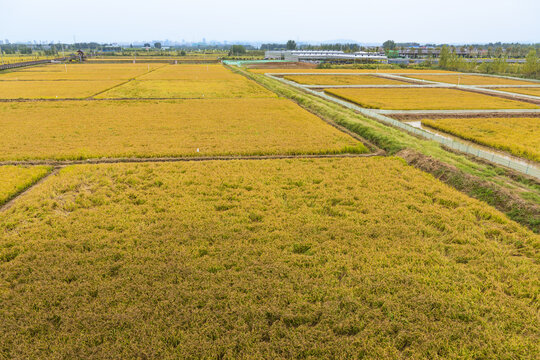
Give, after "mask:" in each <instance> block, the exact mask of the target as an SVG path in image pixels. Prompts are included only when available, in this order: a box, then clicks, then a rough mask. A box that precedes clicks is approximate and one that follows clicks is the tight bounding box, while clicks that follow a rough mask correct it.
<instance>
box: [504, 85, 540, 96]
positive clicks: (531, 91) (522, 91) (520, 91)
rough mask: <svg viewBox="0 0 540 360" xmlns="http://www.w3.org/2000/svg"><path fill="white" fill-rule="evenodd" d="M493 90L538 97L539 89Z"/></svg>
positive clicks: (539, 94)
mask: <svg viewBox="0 0 540 360" xmlns="http://www.w3.org/2000/svg"><path fill="white" fill-rule="evenodd" d="M495 90H499V91H506V92H509V93H516V94H525V95H532V96H538V97H540V87H531V88H497V89H495Z"/></svg>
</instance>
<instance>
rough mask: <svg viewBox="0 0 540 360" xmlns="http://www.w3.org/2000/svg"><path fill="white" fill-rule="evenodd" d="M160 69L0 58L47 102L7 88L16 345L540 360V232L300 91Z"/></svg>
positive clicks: (9, 339) (6, 323)
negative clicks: (387, 149) (361, 132)
mask: <svg viewBox="0 0 540 360" xmlns="http://www.w3.org/2000/svg"><path fill="white" fill-rule="evenodd" d="M131 65H134V67H133V68H132V67H131ZM135 65H136V66H135ZM77 66H81V68H77ZM93 66H95V68H93ZM149 66H150V67H149ZM151 66H152V65H151V64H150V65H148V64H142V65H141V64H82V65H73V68H68V73H73V74H77V75H69V76H72V77H71V78H65V74H63V73H62V72H61V71H55V70H57V69H58V68H57V67H55V66H54V65H51V67H50V68H49V67H39V68H38V67H36V68H29V69H26V70H22V71H15V72H8V73H0V86H8V85H3V84H11V85H12V86H19V85H17V84H22V83H25V84H28V85H27V87H26V88H25V89H24V91H26V93H24V94H25V96H28V97H34V99H33V100H31V101H18V100H16V98H14V96H15V95H13V94H14V92H10V90H9V87H6V90H5V93H6V94H8V95H7V96H8V98H10V99H13V100H9V101H3V102H0V129H2V140H1V141H0V161H1V162H2V163H1V164H0V204H4V203H6V202H8V201H9V203H8V204H7V206H4V207H2V208H0V359H77V358H84V359H118V358H126V359H133V358H140V359H184V358H190V359H199V358H201V359H214V358H219V359H236V358H239V359H265V358H272V359H274V358H275V359H320V358H324V359H327V358H334V359H349V358H353V359H356V358H358V359H360V358H363V359H381V358H411V359H417V358H429V359H473V358H475V359H480V358H485V359H517V358H520V359H536V358H537V355H538V354H539V353H540V345H539V342H538V334H539V333H540V321H539V318H538V308H539V303H538V300H539V298H540V296H539V295H540V293H539V289H540V279H539V277H538V274H539V273H540V267H539V260H540V258H539V249H540V236H539V235H538V234H535V233H533V232H532V231H531V230H529V229H527V228H526V227H524V226H523V225H520V224H518V223H516V222H514V221H512V220H510V219H509V217H508V216H507V215H505V214H503V213H501V212H499V211H498V210H496V209H495V208H493V207H491V206H490V205H488V204H487V203H485V202H481V201H478V200H474V199H472V198H470V197H468V196H466V195H465V194H463V193H461V192H459V191H457V190H455V189H454V188H451V187H449V186H447V185H445V184H444V183H442V182H441V181H439V180H438V179H436V178H435V177H433V176H432V175H429V174H427V173H424V172H422V171H420V170H418V169H416V168H414V167H412V166H409V165H407V163H406V162H405V160H404V159H402V158H398V157H393V156H390V155H388V154H385V153H384V152H383V151H379V149H378V148H377V147H376V146H374V145H369V144H368V143H367V142H366V144H367V145H364V143H363V142H362V141H360V140H362V139H361V138H360V137H358V136H352V134H351V133H350V132H348V131H346V130H344V129H343V128H342V127H340V126H338V125H336V124H334V123H333V122H332V121H331V119H332V118H326V117H325V118H324V119H322V118H320V117H318V116H317V115H315V113H317V114H322V115H324V116H327V113H324V112H322V111H321V112H318V111H316V110H314V108H313V107H310V106H308V105H309V104H307V103H306V102H302V101H300V100H301V99H299V98H298V99H297V98H295V100H297V101H298V103H295V102H294V101H292V100H290V99H288V98H285V97H281V96H280V97H278V96H277V95H276V94H275V93H274V92H272V91H271V90H269V89H272V87H271V86H268V88H265V87H262V86H261V85H259V83H257V82H255V81H253V80H251V79H250V78H248V77H243V76H241V75H239V74H238V73H236V72H233V71H231V70H230V69H228V68H226V67H223V66H221V65H208V66H207V65H205V64H200V65H184V64H182V65H168V64H166V65H164V64H156V66H155V67H151ZM60 69H61V67H60ZM49 70H50V72H49ZM266 71H267V70H265V72H266ZM347 71H350V70H347ZM23 72H28V73H29V74H26V75H24V76H28V78H26V79H21V78H18V77H17V75H16V73H23ZM64 72H65V71H64ZM295 72H297V70H295ZM54 73H56V74H57V75H58V77H55V76H54V75H53V74H54ZM14 74H15V75H14ZM62 74H63V75H62ZM91 74H93V75H91ZM6 75H9V77H10V79H7V78H3V76H6ZM62 76H64V78H62ZM92 76H95V79H93V78H92ZM15 79H17V80H15ZM2 80H4V81H2ZM107 81H109V82H111V83H114V84H115V85H113V86H112V87H111V88H109V90H107V88H106V87H100V89H98V90H97V91H99V92H98V93H94V94H93V95H92V96H93V98H89V99H85V100H62V99H59V100H54V101H50V100H46V99H39V97H40V96H39V94H40V91H41V93H43V90H39V91H38V90H36V89H40V85H39V84H42V85H41V86H50V87H51V88H53V90H55V91H59V90H58V89H54V87H53V86H52V84H50V83H54V84H58V86H59V87H60V86H62V85H61V84H69V86H68V85H66V87H64V88H61V89H63V90H62V91H64V93H63V94H64V95H63V96H62V97H65V98H75V97H78V96H85V97H86V96H87V95H86V93H84V92H83V91H82V90H81V89H80V88H82V87H83V85H82V83H88V84H87V85H88V86H90V85H89V84H90V83H94V82H96V83H97V82H107ZM265 85H266V84H265ZM91 90H92V91H94V90H95V89H93V88H92V89H91ZM339 90H342V89H339ZM354 90H356V89H354ZM366 90H368V92H366V94H371V95H362V96H361V97H359V98H361V99H362V101H364V99H365V98H368V100H369V101H368V103H369V104H374V105H378V104H380V106H390V107H392V106H399V108H403V107H411V106H412V108H415V107H418V106H432V103H436V105H437V106H441V104H442V105H444V104H453V105H452V106H456V107H457V106H458V105H457V104H459V103H461V104H462V105H463V104H465V105H467V104H470V105H471V106H472V105H474V106H478V104H483V105H484V106H495V105H496V106H518V105H523V104H524V105H523V106H532V104H527V103H522V102H518V101H515V102H511V101H510V100H506V99H502V98H497V97H494V96H485V95H481V94H474V93H467V92H460V91H457V90H453V91H450V92H433V90H448V89H428V90H429V91H430V92H429V93H428V92H420V93H402V94H401V95H399V94H398V95H392V96H394V97H393V98H392V97H390V96H389V95H386V93H384V94H383V93H379V94H376V93H374V92H372V93H370V92H369V91H373V90H378V89H372V88H371V89H366ZM396 90H400V89H392V91H396ZM415 90H417V89H415ZM420 90H424V89H420ZM84 91H88V93H90V89H86V88H85V90H84ZM21 92H22V90H21ZM32 92H33V93H32ZM48 94H52V96H55V95H54V93H52V92H50V93H48ZM202 95H204V97H203V96H202ZM470 95H472V96H476V95H478V96H479V97H476V98H474V99H469V98H465V97H466V96H470ZM17 96H19V95H17ZM41 96H43V95H41ZM400 96H401V97H400ZM463 96H465V97H463ZM173 97H195V98H193V99H184V100H179V99H169V98H173ZM424 97H425V98H424ZM123 98H129V100H127V99H123ZM147 98H155V99H150V100H148V99H147ZM157 98H165V99H157ZM377 101H379V102H377ZM498 101H502V102H498ZM299 104H301V105H302V106H300V105H299ZM411 104H412V105H411ZM493 104H495V105H493ZM433 106H435V105H433ZM304 107H305V108H304ZM307 109H310V111H313V113H312V112H310V111H308V110H307ZM467 120H469V119H467ZM437 121H438V120H437ZM525 123H526V122H524V123H523V124H525ZM523 124H522V125H519V127H518V125H514V127H513V129H519V131H521V132H522V133H521V136H520V137H519V139H520V141H522V139H526V136H525V135H524V134H526V132H527V129H529V127H528V126H529V125H527V126H525V125H523ZM500 126H501V128H500V129H501V130H498V129H497V130H496V131H500V132H501V133H502V132H503V131H505V130H504V129H503V127H502V126H503V125H500ZM373 129H374V130H373V131H375V128H373ZM535 131H536V130H535ZM530 138H531V140H530V142H529V140H527V144H529V145H528V146H529V147H531V146H536V145H534V144H535V143H534V141H535V140H534V139H532V136H531V137H530ZM388 139H390V138H388ZM383 140H384V139H383ZM390 140H391V139H390ZM536 147H538V146H536ZM374 151H378V152H377V154H378V156H374V155H375V154H373V152H374ZM441 151H442V150H441ZM306 154H310V155H313V156H311V157H309V158H307V157H306V156H305V155H306ZM221 155H227V156H229V157H228V158H223V157H221V158H218V156H221ZM260 155H268V156H266V157H261V156H260ZM327 155H332V157H329V156H327ZM383 155H384V156H383ZM241 156H242V157H241ZM270 156H274V158H272V159H270V158H269V157H270ZM315 156H317V157H315ZM195 157H196V158H195ZM234 157H236V158H234ZM276 157H289V158H279V159H278V158H276ZM118 158H121V159H118ZM89 159H90V160H89ZM72 160H79V161H77V162H73V161H72ZM188 160H191V161H188ZM90 161H91V162H92V164H90V163H88V162H90ZM36 164H40V165H36ZM40 180H41V181H40ZM24 190H26V191H24ZM23 191H24V192H23ZM19 194H20V195H19Z"/></svg>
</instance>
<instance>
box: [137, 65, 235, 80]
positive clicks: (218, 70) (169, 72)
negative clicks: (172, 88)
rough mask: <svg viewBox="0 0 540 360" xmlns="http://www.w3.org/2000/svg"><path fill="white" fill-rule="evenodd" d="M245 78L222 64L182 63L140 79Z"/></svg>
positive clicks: (166, 67) (168, 66) (163, 68)
mask: <svg viewBox="0 0 540 360" xmlns="http://www.w3.org/2000/svg"><path fill="white" fill-rule="evenodd" d="M239 79H241V80H245V78H244V77H242V76H241V75H238V74H235V73H233V72H232V71H230V70H228V69H226V68H225V67H224V66H223V65H221V64H180V65H167V66H164V67H162V68H160V69H159V70H156V71H153V72H151V73H149V74H146V75H143V76H141V77H140V78H139V80H191V81H202V80H239Z"/></svg>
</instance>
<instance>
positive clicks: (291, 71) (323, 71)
mask: <svg viewBox="0 0 540 360" xmlns="http://www.w3.org/2000/svg"><path fill="white" fill-rule="evenodd" d="M249 71H251V72H254V73H257V74H265V73H270V74H271V73H321V74H322V73H389V74H392V73H407V74H411V73H419V74H421V73H430V74H432V73H452V72H454V71H447V70H432V69H427V70H423V69H285V68H282V69H280V68H279V65H276V68H274V69H268V68H265V69H253V68H252V69H249Z"/></svg>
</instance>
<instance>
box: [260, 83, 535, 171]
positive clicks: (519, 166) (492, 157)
mask: <svg viewBox="0 0 540 360" xmlns="http://www.w3.org/2000/svg"><path fill="white" fill-rule="evenodd" d="M265 76H267V77H269V78H271V79H274V80H277V81H280V82H282V83H283V84H287V85H289V86H292V87H294V88H296V89H299V90H303V91H305V92H308V93H310V94H312V95H316V96H318V97H320V98H322V99H325V100H329V101H332V102H334V103H337V104H340V105H342V106H344V107H346V108H349V109H351V110H354V111H356V112H359V113H360V114H362V115H364V116H367V117H369V118H371V119H375V120H377V121H379V122H381V123H383V124H385V125H389V126H393V127H396V128H399V129H401V130H403V131H406V132H408V133H410V134H414V135H417V136H421V137H422V138H425V139H428V140H433V141H436V142H438V143H439V144H441V146H442V147H447V148H449V149H452V150H454V151H459V152H461V153H464V154H468V155H472V156H476V157H478V158H480V159H483V160H486V161H489V162H491V163H492V164H496V165H499V166H504V167H507V168H510V169H513V170H515V171H518V172H520V173H522V174H525V175H528V176H532V177H534V178H537V179H540V169H539V168H538V167H536V166H534V165H531V164H528V163H524V162H523V161H514V160H513V159H511V158H509V157H507V156H502V155H500V154H498V153H497V152H495V151H485V150H481V149H479V148H477V147H475V146H471V145H469V144H466V143H464V142H461V141H455V140H452V139H450V138H447V137H443V136H440V135H434V134H432V133H429V132H427V131H425V130H422V129H418V128H415V127H413V126H411V125H409V124H407V123H404V122H401V121H399V120H396V119H392V118H390V117H387V116H385V115H383V114H388V113H387V112H386V113H383V112H381V110H379V111H373V109H366V108H363V107H361V106H358V105H356V104H354V103H352V102H350V101H345V100H341V99H338V98H336V97H333V96H330V95H327V94H325V93H321V92H317V91H315V90H312V89H307V88H305V87H303V86H301V85H299V84H296V83H295V82H293V81H289V80H286V79H282V78H279V77H277V76H273V75H272V74H265ZM509 110H514V111H519V110H518V109H509ZM530 110H534V111H535V112H540V109H530ZM402 112H403V111H402ZM434 112H438V113H440V110H434ZM405 113H406V112H405Z"/></svg>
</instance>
